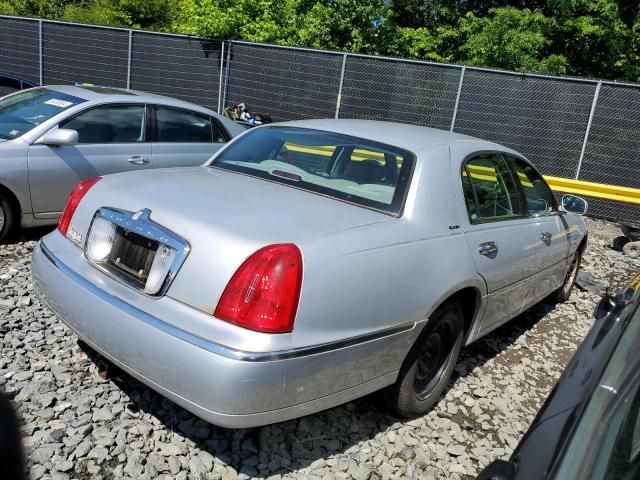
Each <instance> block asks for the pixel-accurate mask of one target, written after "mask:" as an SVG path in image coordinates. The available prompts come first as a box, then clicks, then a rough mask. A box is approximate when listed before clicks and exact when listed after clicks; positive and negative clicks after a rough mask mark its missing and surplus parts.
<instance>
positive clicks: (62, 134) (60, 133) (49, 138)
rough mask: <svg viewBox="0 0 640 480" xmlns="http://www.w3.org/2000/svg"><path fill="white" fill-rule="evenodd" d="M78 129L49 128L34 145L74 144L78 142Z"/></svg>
mask: <svg viewBox="0 0 640 480" xmlns="http://www.w3.org/2000/svg"><path fill="white" fill-rule="evenodd" d="M78 138H79V137H78V131H77V130H71V129H70V128H54V129H52V130H49V131H48V132H47V133H45V134H44V135H43V136H41V137H40V138H39V139H38V140H36V141H35V144H36V145H50V146H64V145H76V144H77V143H78Z"/></svg>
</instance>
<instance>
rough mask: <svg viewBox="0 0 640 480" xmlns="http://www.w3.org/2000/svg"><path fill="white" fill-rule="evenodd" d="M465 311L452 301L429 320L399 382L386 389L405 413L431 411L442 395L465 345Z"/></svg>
mask: <svg viewBox="0 0 640 480" xmlns="http://www.w3.org/2000/svg"><path fill="white" fill-rule="evenodd" d="M463 330H464V315H463V312H462V307H461V306H460V305H459V304H458V303H456V302H451V303H448V304H445V305H443V306H442V307H440V308H439V309H438V310H436V312H435V313H434V314H433V315H432V316H431V318H430V319H429V320H428V322H427V325H426V326H425V327H424V330H423V332H422V333H421V334H420V337H419V339H418V341H417V342H416V344H415V345H414V346H413V347H412V349H411V351H410V352H409V354H408V355H407V358H406V359H405V361H404V364H403V365H402V368H401V369H400V374H399V376H398V380H397V382H396V383H395V384H394V385H392V386H391V387H389V388H388V389H387V390H386V391H385V392H384V396H385V401H386V403H387V405H389V407H390V408H391V409H393V410H394V411H395V412H396V413H398V414H399V415H400V416H403V417H407V418H410V417H415V416H418V415H423V414H425V413H426V412H428V411H429V410H430V409H431V407H433V405H434V404H435V403H436V402H437V401H438V400H439V399H440V396H441V395H442V392H443V391H444V389H445V387H446V386H447V382H448V381H449V378H450V377H451V373H452V372H453V368H454V367H455V364H456V361H457V359H458V355H459V354H460V350H461V349H462V338H463Z"/></svg>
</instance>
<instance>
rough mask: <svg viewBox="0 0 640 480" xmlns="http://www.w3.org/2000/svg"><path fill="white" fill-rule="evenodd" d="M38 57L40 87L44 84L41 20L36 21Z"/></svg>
mask: <svg viewBox="0 0 640 480" xmlns="http://www.w3.org/2000/svg"><path fill="white" fill-rule="evenodd" d="M38 55H39V60H38V61H39V63H40V85H42V84H43V82H44V69H43V65H44V63H43V61H42V20H38Z"/></svg>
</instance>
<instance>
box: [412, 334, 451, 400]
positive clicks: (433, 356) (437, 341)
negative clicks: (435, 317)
mask: <svg viewBox="0 0 640 480" xmlns="http://www.w3.org/2000/svg"><path fill="white" fill-rule="evenodd" d="M452 348H453V334H452V332H451V328H450V327H449V325H448V324H446V323H440V324H439V325H438V326H437V327H436V328H435V329H434V331H433V332H431V333H430V334H429V336H428V337H427V338H426V340H425V342H424V347H423V349H422V352H421V354H420V358H419V359H418V364H417V366H416V373H415V377H414V381H413V388H414V391H415V394H416V397H417V398H418V399H420V400H424V399H425V398H426V397H428V396H429V394H431V392H432V391H433V389H434V388H435V387H436V386H437V385H438V384H439V383H440V380H441V378H442V376H443V375H444V373H445V371H446V369H447V363H448V362H447V361H448V359H449V354H450V352H451V349H452Z"/></svg>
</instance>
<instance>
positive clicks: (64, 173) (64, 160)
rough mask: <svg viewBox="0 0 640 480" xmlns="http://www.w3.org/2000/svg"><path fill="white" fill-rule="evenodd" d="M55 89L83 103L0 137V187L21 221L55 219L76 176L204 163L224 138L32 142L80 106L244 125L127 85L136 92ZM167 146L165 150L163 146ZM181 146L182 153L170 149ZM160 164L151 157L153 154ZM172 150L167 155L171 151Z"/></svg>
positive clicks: (233, 127) (233, 128) (234, 130)
mask: <svg viewBox="0 0 640 480" xmlns="http://www.w3.org/2000/svg"><path fill="white" fill-rule="evenodd" d="M46 88H50V89H52V90H55V91H60V92H63V93H67V94H69V95H74V96H77V97H80V98H83V99H85V100H86V101H85V102H84V103H81V104H78V105H76V106H74V107H71V108H69V109H68V110H65V111H64V112H61V113H60V114H59V115H56V116H55V117H53V118H51V119H49V120H47V121H45V122H43V123H41V124H40V125H38V126H37V127H35V128H34V129H32V130H31V131H29V132H27V133H26V134H24V135H22V136H21V137H18V138H16V139H12V140H8V141H4V142H0V164H1V168H0V187H4V188H5V189H7V190H9V191H10V192H11V193H12V194H13V195H14V196H15V197H16V199H17V201H18V203H19V205H20V210H21V213H22V221H21V224H22V226H23V227H29V226H35V225H50V224H54V223H55V222H56V220H57V217H58V216H59V213H60V211H61V210H62V208H63V206H64V203H65V201H66V198H67V196H68V194H69V192H70V190H71V188H72V187H73V186H74V185H75V183H77V182H78V181H79V180H81V179H83V178H88V177H90V176H95V175H106V174H109V173H114V172H122V171H129V170H136V169H149V168H158V167H169V166H196V165H200V164H202V163H203V162H204V161H206V160H207V159H208V158H209V157H211V155H212V154H213V153H214V152H215V151H216V150H217V149H219V148H220V146H221V145H222V144H216V143H211V144H206V145H205V146H203V145H202V144H193V143H184V144H178V146H176V144H166V146H165V144H163V143H155V144H153V146H152V144H151V143H128V144H114V143H110V144H105V145H89V144H83V145H76V146H72V147H50V146H45V145H35V144H34V143H35V142H36V141H37V140H38V139H39V138H40V137H42V136H43V135H44V134H45V133H47V132H48V131H49V130H51V129H53V128H57V125H58V124H59V123H61V122H62V121H63V120H64V119H66V118H69V117H70V116H73V115H75V114H77V113H79V112H82V111H84V110H87V109H90V108H93V107H96V106H100V105H106V104H114V103H117V104H153V105H164V106H171V107H176V108H184V109H186V110H190V111H194V112H199V113H203V114H206V115H210V116H213V117H215V118H216V119H217V120H218V121H219V122H220V123H221V124H222V125H223V126H224V127H225V128H226V130H227V131H228V132H229V134H230V135H231V136H237V135H239V134H241V133H243V132H244V131H245V129H244V128H243V127H242V126H240V125H238V124H236V123H235V122H232V121H231V120H229V119H227V118H225V117H222V116H220V115H217V114H216V113H215V112H213V111H211V110H209V109H206V108H203V107H200V106H197V105H194V104H190V103H188V102H184V101H181V100H176V99H172V98H169V97H164V96H161V95H154V94H148V93H144V92H137V91H133V90H132V91H131V92H133V93H135V94H136V95H126V94H123V95H117V94H106V95H105V94H100V93H96V92H93V91H91V90H87V89H84V88H79V87H73V86H65V85H53V86H46ZM165 148H166V150H167V151H166V152H165ZM177 152H182V153H184V155H173V154H174V153H177ZM154 153H155V155H156V156H157V158H158V160H157V163H158V165H157V166H155V165H154V163H153V156H152V155H153V154H154ZM135 155H138V156H146V157H148V158H149V159H150V162H149V164H148V165H135V164H133V163H130V162H128V159H129V158H131V157H133V156H135ZM169 155H170V157H169Z"/></svg>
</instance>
